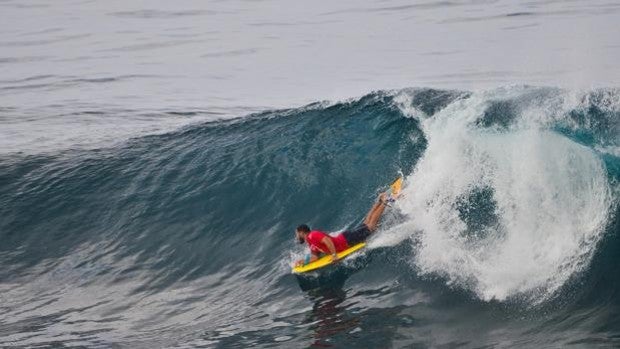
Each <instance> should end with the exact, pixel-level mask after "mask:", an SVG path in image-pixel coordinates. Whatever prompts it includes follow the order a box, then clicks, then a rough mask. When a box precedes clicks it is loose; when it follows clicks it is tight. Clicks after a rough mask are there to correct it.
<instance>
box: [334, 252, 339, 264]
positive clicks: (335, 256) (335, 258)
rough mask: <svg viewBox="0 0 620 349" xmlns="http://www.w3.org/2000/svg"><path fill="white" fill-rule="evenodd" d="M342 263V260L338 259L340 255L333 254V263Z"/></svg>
mask: <svg viewBox="0 0 620 349" xmlns="http://www.w3.org/2000/svg"><path fill="white" fill-rule="evenodd" d="M339 261H340V258H338V254H337V253H334V254H332V263H338V262H339Z"/></svg>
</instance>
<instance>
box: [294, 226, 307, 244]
mask: <svg viewBox="0 0 620 349" xmlns="http://www.w3.org/2000/svg"><path fill="white" fill-rule="evenodd" d="M309 233H310V227H308V226H307V225H305V224H301V225H300V226H298V227H297V229H295V237H296V238H297V241H299V243H300V244H302V245H303V243H304V242H306V236H307V235H308V234H309Z"/></svg>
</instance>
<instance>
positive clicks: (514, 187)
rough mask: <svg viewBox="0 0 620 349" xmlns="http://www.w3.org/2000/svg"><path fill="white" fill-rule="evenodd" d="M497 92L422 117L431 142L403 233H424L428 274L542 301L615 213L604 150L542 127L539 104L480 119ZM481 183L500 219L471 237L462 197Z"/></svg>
mask: <svg viewBox="0 0 620 349" xmlns="http://www.w3.org/2000/svg"><path fill="white" fill-rule="evenodd" d="M504 92H506V91H504ZM493 93H496V91H495V92H481V93H479V94H475V95H473V96H472V97H470V98H469V99H466V100H462V101H456V102H455V103H453V104H452V105H450V106H448V107H447V108H446V109H444V110H443V111H442V112H440V113H439V114H437V115H435V116H434V117H433V118H429V119H425V120H424V121H423V123H422V125H423V128H424V132H425V135H426V137H427V139H428V146H427V149H426V152H425V154H424V156H423V158H422V159H421V160H420V161H419V162H418V164H417V165H416V168H415V170H414V173H413V174H412V175H411V176H410V177H409V178H407V179H406V181H407V182H408V183H409V185H408V186H406V187H405V188H404V189H403V194H404V197H403V198H402V199H401V200H399V202H398V206H399V207H400V209H401V210H402V211H403V212H404V213H406V214H407V215H408V217H409V221H408V222H407V223H405V224H403V225H402V226H400V227H398V229H400V230H401V231H404V233H402V232H401V235H400V238H404V237H408V236H411V235H412V234H419V236H418V239H416V240H417V241H418V244H417V245H416V248H417V251H416V253H415V256H412V257H411V263H412V265H413V266H414V267H415V268H416V269H417V270H418V271H419V272H421V273H422V274H435V275H442V276H444V277H446V278H447V280H448V282H449V283H454V284H457V285H459V286H461V287H465V288H469V289H471V290H472V291H474V292H476V293H477V294H478V295H479V297H480V298H481V299H484V300H491V299H498V300H505V299H507V298H510V297H513V296H526V297H530V298H531V299H533V300H535V301H541V300H543V299H545V298H546V297H547V296H549V295H550V294H552V293H553V292H554V291H555V290H557V289H558V288H559V287H560V286H562V285H563V284H564V283H565V282H566V281H567V280H568V279H569V278H570V277H571V276H572V275H574V274H575V273H577V272H579V271H580V270H581V268H582V267H583V266H584V265H587V262H588V261H589V258H590V256H591V255H592V252H593V251H594V249H595V247H596V242H597V241H598V240H599V238H600V236H601V234H602V228H603V227H604V225H605V223H606V221H607V218H608V212H609V208H610V205H611V201H612V199H611V194H610V187H609V183H608V181H607V176H606V173H605V169H604V165H603V163H602V161H601V160H600V159H599V158H598V157H597V156H596V154H595V153H594V152H593V151H592V150H591V149H588V148H586V147H584V146H581V145H579V144H577V143H575V142H573V141H571V140H569V139H568V138H566V137H563V136H560V135H558V134H556V133H553V132H550V131H547V130H545V129H544V128H541V127H540V126H541V123H540V122H539V121H540V119H538V118H533V117H531V116H534V115H536V112H535V110H533V107H530V108H528V109H527V110H528V112H527V115H521V120H520V122H519V123H517V126H516V127H515V128H513V129H511V130H510V131H503V132H498V131H493V130H491V129H485V128H481V127H479V126H475V123H474V121H475V120H477V119H478V118H479V117H480V116H481V115H482V112H483V111H484V108H485V106H486V101H487V100H488V99H489V95H490V94H493ZM502 93H503V92H502ZM541 105H545V104H544V103H543V104H541ZM539 112H540V113H544V112H545V111H544V110H539ZM528 120H530V121H528ZM483 188H486V189H487V190H488V189H490V190H491V192H492V196H493V200H494V202H495V212H494V214H495V216H496V217H498V222H497V223H498V224H497V225H496V226H492V227H487V229H488V231H487V232H486V233H485V234H480V235H478V236H473V235H472V234H471V232H469V233H468V232H467V225H466V223H465V222H464V221H463V219H462V217H461V216H460V214H459V210H458V208H457V207H458V206H457V204H458V202H459V201H462V200H463V198H467V197H468V195H469V194H470V193H471V192H472V190H475V189H483ZM397 239H398V237H394V239H393V240H397ZM390 243H392V244H393V243H394V241H391V242H388V241H379V242H377V243H376V244H377V245H381V244H390Z"/></svg>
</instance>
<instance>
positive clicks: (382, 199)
mask: <svg viewBox="0 0 620 349" xmlns="http://www.w3.org/2000/svg"><path fill="white" fill-rule="evenodd" d="M379 202H380V203H382V204H384V205H386V206H388V203H390V202H394V199H393V198H392V196H391V195H388V193H381V194H379Z"/></svg>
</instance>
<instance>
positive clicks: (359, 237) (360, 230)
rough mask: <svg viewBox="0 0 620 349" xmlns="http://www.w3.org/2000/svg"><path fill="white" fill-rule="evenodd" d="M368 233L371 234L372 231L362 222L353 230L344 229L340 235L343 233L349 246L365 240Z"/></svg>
mask: <svg viewBox="0 0 620 349" xmlns="http://www.w3.org/2000/svg"><path fill="white" fill-rule="evenodd" d="M370 234H372V232H371V231H370V229H368V226H367V225H366V224H363V223H362V225H360V226H359V227H357V228H355V229H354V230H346V231H343V232H342V235H344V238H345V239H346V240H347V244H349V247H351V246H353V245H357V244H359V243H360V242H364V241H366V239H368V237H369V236H370Z"/></svg>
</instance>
